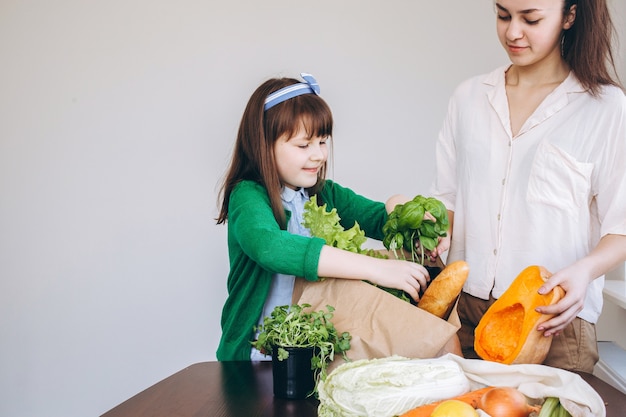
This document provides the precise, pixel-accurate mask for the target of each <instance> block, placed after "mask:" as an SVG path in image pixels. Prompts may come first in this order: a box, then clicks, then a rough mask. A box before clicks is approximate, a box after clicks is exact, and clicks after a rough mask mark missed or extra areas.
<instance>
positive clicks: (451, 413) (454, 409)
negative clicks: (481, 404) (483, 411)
mask: <svg viewBox="0 0 626 417" xmlns="http://www.w3.org/2000/svg"><path fill="white" fill-rule="evenodd" d="M478 416H479V414H478V411H476V410H474V407H472V406H471V405H469V404H468V403H464V402H463V401H459V400H445V401H443V402H442V403H441V404H439V405H438V406H437V407H435V409H434V410H433V412H432V413H431V415H430V417H478Z"/></svg>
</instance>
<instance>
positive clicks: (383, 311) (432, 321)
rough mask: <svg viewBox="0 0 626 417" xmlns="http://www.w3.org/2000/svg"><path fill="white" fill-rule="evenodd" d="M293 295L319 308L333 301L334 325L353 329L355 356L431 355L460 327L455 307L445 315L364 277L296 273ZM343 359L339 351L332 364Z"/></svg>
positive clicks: (297, 300)
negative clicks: (444, 317)
mask: <svg viewBox="0 0 626 417" xmlns="http://www.w3.org/2000/svg"><path fill="white" fill-rule="evenodd" d="M292 301H293V303H294V304H305V303H306V304H311V306H312V309H313V310H316V311H317V310H321V309H325V308H326V306H327V305H331V306H333V307H334V308H335V311H334V313H333V319H332V322H333V324H334V325H335V328H336V329H337V331H339V332H349V333H350V335H352V340H351V342H350V350H349V351H348V352H347V355H348V357H349V358H350V359H351V360H357V359H374V358H383V357H387V356H391V355H400V356H404V357H407V358H433V357H436V356H438V354H441V352H440V351H441V349H442V348H443V347H444V345H446V343H448V341H449V340H450V338H451V337H452V336H454V335H455V334H456V331H457V330H458V329H459V328H460V327H461V324H460V321H459V317H458V314H457V313H456V308H455V309H454V310H453V311H452V314H450V317H449V318H448V320H447V321H446V320H442V319H440V318H439V317H437V316H434V315H432V314H430V313H428V312H426V311H424V310H422V309H420V308H418V307H416V306H414V305H412V304H410V303H408V302H406V301H402V300H400V299H399V298H397V297H395V296H393V295H391V294H389V293H388V292H386V291H384V290H382V289H380V288H377V287H375V286H373V285H371V284H368V283H366V282H363V281H360V280H352V279H337V278H329V279H325V280H323V281H316V282H310V281H306V280H304V279H302V278H296V282H295V285H294V291H293V299H292ZM341 363H343V359H342V358H341V356H339V357H336V358H335V360H334V363H333V364H331V366H330V367H329V370H330V369H334V368H335V367H336V366H338V365H340V364H341Z"/></svg>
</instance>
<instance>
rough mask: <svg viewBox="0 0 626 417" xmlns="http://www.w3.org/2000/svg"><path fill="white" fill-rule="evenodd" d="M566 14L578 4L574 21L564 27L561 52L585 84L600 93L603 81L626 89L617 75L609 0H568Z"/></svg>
mask: <svg viewBox="0 0 626 417" xmlns="http://www.w3.org/2000/svg"><path fill="white" fill-rule="evenodd" d="M564 3H565V4H564V6H563V16H564V17H565V16H567V15H568V14H569V12H570V9H571V7H572V6H576V18H575V20H574V24H573V25H572V26H571V27H570V28H569V29H568V30H565V31H563V34H562V38H561V45H562V47H561V54H562V56H563V59H564V60H565V62H567V64H568V65H569V67H570V68H571V70H572V72H573V73H574V75H576V78H578V80H579V81H580V83H581V84H582V85H583V87H585V88H587V89H588V90H589V91H590V92H591V94H592V95H594V96H597V95H598V94H599V92H600V88H601V87H602V86H603V85H614V86H618V87H620V88H622V89H623V86H622V85H621V83H620V81H619V80H618V77H617V70H616V68H615V61H614V59H613V50H612V41H613V39H614V37H615V34H616V31H615V26H614V25H613V22H612V20H611V15H610V13H609V9H608V7H607V3H606V0H583V1H578V0H564Z"/></svg>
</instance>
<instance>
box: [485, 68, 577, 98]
mask: <svg viewBox="0 0 626 417" xmlns="http://www.w3.org/2000/svg"><path fill="white" fill-rule="evenodd" d="M509 67H510V65H504V66H501V67H499V68H497V69H495V70H494V71H491V72H490V73H488V74H487V75H485V78H484V80H483V83H484V84H487V85H490V86H492V87H493V86H496V85H498V84H502V85H504V83H505V78H504V75H505V74H506V71H507V70H508V69H509ZM560 88H562V89H564V92H565V93H584V92H585V91H586V90H585V88H584V87H583V86H582V84H580V81H578V78H576V76H575V75H574V73H573V72H572V71H570V72H569V74H568V75H567V78H565V80H563V82H562V83H561V85H560Z"/></svg>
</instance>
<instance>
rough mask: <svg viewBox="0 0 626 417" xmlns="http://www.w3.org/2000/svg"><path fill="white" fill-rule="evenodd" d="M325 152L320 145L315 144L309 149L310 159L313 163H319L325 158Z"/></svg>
mask: <svg viewBox="0 0 626 417" xmlns="http://www.w3.org/2000/svg"><path fill="white" fill-rule="evenodd" d="M325 155H326V154H325V152H324V150H323V149H322V145H320V144H317V145H315V146H312V147H311V159H312V160H314V161H321V160H323V159H324V158H325Z"/></svg>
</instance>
